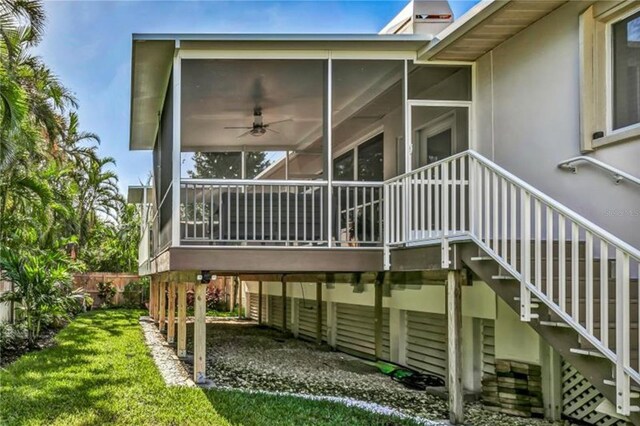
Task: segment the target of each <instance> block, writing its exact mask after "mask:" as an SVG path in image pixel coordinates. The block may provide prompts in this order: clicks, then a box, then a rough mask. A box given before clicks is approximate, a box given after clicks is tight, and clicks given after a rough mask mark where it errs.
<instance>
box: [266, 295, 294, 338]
mask: <svg viewBox="0 0 640 426" xmlns="http://www.w3.org/2000/svg"><path fill="white" fill-rule="evenodd" d="M269 325H270V326H272V327H274V328H277V329H280V330H281V329H282V296H269ZM287 330H291V298H290V297H287Z"/></svg>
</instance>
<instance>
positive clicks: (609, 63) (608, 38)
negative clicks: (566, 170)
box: [594, 6, 640, 142]
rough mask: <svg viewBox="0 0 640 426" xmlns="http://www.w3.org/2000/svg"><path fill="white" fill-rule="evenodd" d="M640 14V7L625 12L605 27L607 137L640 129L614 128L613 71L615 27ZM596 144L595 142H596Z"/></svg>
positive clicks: (634, 125)
mask: <svg viewBox="0 0 640 426" xmlns="http://www.w3.org/2000/svg"><path fill="white" fill-rule="evenodd" d="M638 12H640V6H638V7H635V8H633V9H630V10H628V11H625V12H624V13H620V14H619V15H614V16H615V18H613V19H611V20H609V21H607V22H606V23H605V27H604V37H605V42H604V50H605V127H606V129H605V130H606V131H605V136H614V135H618V134H621V133H627V132H629V131H632V130H634V129H639V128H640V122H638V123H634V124H630V125H628V126H625V127H621V128H619V129H614V128H613V102H614V100H613V95H614V93H613V78H614V70H613V61H614V58H613V26H614V25H615V24H617V23H618V22H620V21H623V20H625V19H627V18H628V17H630V16H631V15H634V14H636V13H638ZM594 142H595V141H594Z"/></svg>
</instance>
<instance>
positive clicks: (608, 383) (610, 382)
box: [602, 379, 640, 398]
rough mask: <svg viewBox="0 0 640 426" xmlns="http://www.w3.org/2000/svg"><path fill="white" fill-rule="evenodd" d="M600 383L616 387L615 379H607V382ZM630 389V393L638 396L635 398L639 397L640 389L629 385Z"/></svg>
mask: <svg viewBox="0 0 640 426" xmlns="http://www.w3.org/2000/svg"><path fill="white" fill-rule="evenodd" d="M602 382H603V383H604V384H605V385H607V386H613V387H615V386H616V381H615V379H607V380H603V381H602ZM630 389H631V391H633V392H635V393H636V394H637V395H638V396H637V397H636V398H638V397H640V387H638V386H633V385H631V386H630Z"/></svg>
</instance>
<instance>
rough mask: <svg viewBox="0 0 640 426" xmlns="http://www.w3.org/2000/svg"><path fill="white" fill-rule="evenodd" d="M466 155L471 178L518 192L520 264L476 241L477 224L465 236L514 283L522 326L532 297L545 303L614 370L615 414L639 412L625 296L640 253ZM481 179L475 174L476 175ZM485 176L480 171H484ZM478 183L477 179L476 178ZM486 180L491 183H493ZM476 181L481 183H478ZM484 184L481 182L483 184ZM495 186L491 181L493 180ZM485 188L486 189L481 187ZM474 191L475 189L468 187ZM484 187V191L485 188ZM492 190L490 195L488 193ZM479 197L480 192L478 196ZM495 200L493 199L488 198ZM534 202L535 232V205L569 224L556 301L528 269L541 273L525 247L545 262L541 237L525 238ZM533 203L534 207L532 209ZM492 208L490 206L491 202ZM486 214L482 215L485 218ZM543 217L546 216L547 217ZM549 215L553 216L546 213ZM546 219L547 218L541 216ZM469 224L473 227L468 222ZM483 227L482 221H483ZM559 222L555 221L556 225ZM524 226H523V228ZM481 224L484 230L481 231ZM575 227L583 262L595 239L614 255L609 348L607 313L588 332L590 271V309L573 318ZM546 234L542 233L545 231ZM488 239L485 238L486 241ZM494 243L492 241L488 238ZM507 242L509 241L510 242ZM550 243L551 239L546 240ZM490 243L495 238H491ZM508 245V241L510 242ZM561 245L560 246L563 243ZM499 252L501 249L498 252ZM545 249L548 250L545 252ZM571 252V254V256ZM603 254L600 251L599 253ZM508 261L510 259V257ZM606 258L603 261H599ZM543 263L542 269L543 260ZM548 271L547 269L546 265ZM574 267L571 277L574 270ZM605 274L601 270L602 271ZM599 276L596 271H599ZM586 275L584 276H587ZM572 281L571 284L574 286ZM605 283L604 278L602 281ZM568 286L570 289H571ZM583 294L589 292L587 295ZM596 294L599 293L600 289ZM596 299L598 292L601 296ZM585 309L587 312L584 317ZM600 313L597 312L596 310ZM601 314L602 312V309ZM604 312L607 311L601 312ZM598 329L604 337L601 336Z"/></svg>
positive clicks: (474, 155)
mask: <svg viewBox="0 0 640 426" xmlns="http://www.w3.org/2000/svg"><path fill="white" fill-rule="evenodd" d="M469 156H470V158H471V161H470V164H473V165H474V174H473V176H474V178H477V177H478V176H479V175H478V174H477V173H476V168H478V167H480V172H482V167H483V168H484V169H485V170H488V171H489V173H493V175H494V176H498V177H499V178H500V179H504V181H506V182H510V184H511V185H512V187H513V188H519V191H520V194H521V195H520V200H521V202H522V209H523V210H522V211H520V213H519V216H520V217H519V219H518V221H520V223H521V224H522V229H521V231H520V232H521V235H520V237H519V241H520V242H521V244H520V246H521V258H520V262H517V261H516V262H514V261H513V260H512V261H511V262H509V261H508V259H507V257H506V255H501V254H500V252H501V250H500V249H499V248H496V247H495V244H496V243H495V242H494V244H493V245H492V244H491V242H490V240H488V239H487V236H485V241H483V236H482V225H481V224H479V225H480V226H479V229H480V232H479V233H478V234H476V230H477V229H478V228H476V227H474V226H472V230H471V237H472V238H473V239H474V240H476V243H477V244H478V245H479V246H480V247H482V248H483V249H484V250H485V251H486V252H487V253H489V254H490V255H491V256H492V257H493V258H494V259H495V260H496V261H497V262H498V263H499V264H500V265H501V266H502V267H503V268H504V269H506V270H507V271H509V273H510V274H511V275H513V277H514V278H515V279H516V280H518V281H520V299H519V300H520V307H521V310H520V318H521V320H522V321H530V320H531V319H532V318H535V317H537V315H535V314H533V313H532V312H531V309H532V307H533V303H532V302H531V300H532V295H533V296H536V297H537V298H538V299H539V300H540V301H542V302H543V303H545V304H546V305H547V306H548V308H549V309H551V310H552V311H553V312H555V313H556V314H557V315H559V316H560V318H562V320H563V321H565V322H566V323H567V324H569V325H570V326H571V327H572V328H573V329H574V330H575V331H576V332H578V334H579V335H581V336H582V337H583V338H585V340H587V341H588V342H589V343H590V344H592V345H593V346H594V347H595V349H596V350H597V351H599V352H600V353H601V354H602V355H604V357H605V358H607V359H609V360H610V361H611V362H612V363H613V364H614V366H615V386H616V401H615V404H616V411H617V412H618V413H619V414H622V415H629V414H630V413H631V412H632V411H638V410H640V407H638V406H637V405H633V406H632V405H631V398H632V393H631V390H630V389H631V388H630V379H633V380H634V381H635V382H636V383H640V371H639V370H638V366H637V365H631V352H630V351H631V341H630V324H631V322H630V306H629V300H630V299H629V297H630V288H629V283H630V278H631V276H630V272H631V270H630V266H631V264H630V260H631V259H633V261H634V265H635V267H638V268H639V269H640V267H639V265H640V250H638V249H636V248H635V247H633V246H631V245H630V244H628V243H626V242H624V241H622V240H621V239H619V238H618V237H616V236H615V235H613V234H611V233H610V232H608V231H606V230H604V229H602V228H601V227H599V226H598V225H596V224H594V223H593V222H591V221H589V220H588V219H586V218H584V217H582V216H581V215H579V214H578V213H576V212H574V211H573V210H571V209H569V208H567V207H565V206H564V205H563V204H561V203H559V202H557V201H556V200H554V199H553V198H551V197H549V196H548V195H546V194H544V193H543V192H541V191H539V190H538V189H536V188H534V187H533V186H531V185H529V184H528V183H526V182H524V181H523V180H522V179H520V178H518V177H516V176H514V175H513V174H512V173H510V172H508V171H507V170H505V169H504V168H502V167H500V166H498V165H497V164H495V163H494V162H492V161H490V160H488V159H486V158H485V157H483V156H482V155H481V154H479V153H477V152H473V151H470V152H469ZM480 176H481V175H480ZM485 176H486V172H485ZM480 179H481V178H480ZM493 179H494V178H492V179H491V180H493ZM479 182H481V180H479ZM485 182H486V181H485ZM494 182H495V181H494ZM485 185H487V184H486V183H485ZM472 186H475V185H472ZM485 188H486V186H485ZM494 191H495V190H494ZM480 194H481V193H480ZM494 196H495V195H494ZM533 200H535V201H534V206H537V210H536V212H537V216H536V223H537V225H536V227H537V228H536V229H538V230H539V229H540V228H539V227H540V223H541V216H540V206H541V205H544V206H545V209H547V212H548V211H549V209H550V210H551V211H552V212H553V211H555V212H556V213H557V214H558V215H559V217H560V216H561V217H562V218H563V222H562V223H563V224H564V223H565V221H567V220H568V221H569V223H570V225H571V228H570V229H571V231H570V232H571V244H572V246H571V254H570V255H569V257H568V258H569V259H571V268H572V272H571V292H570V294H569V295H568V294H567V292H566V289H564V290H563V288H564V286H565V285H566V284H565V282H564V281H563V280H561V281H559V287H558V291H559V292H561V293H560V295H559V296H558V297H559V300H558V302H556V301H555V300H554V296H553V294H554V289H553V287H551V291H550V290H549V287H548V286H549V281H547V288H546V291H543V288H542V281H541V278H540V274H541V271H540V269H538V270H537V271H536V272H535V280H534V279H533V275H532V270H531V269H532V266H531V262H532V261H534V259H535V262H536V268H541V261H542V260H541V259H540V257H536V256H535V255H533V254H532V253H531V246H530V244H532V243H535V244H536V246H537V247H538V248H537V249H536V253H537V255H541V257H545V254H544V253H541V252H540V248H539V247H540V246H539V244H540V241H541V237H540V234H539V231H537V232H538V233H537V234H536V236H535V240H534V239H533V238H532V237H533V236H532V235H531V226H532V225H531V221H532V219H533V216H532V210H533V209H532V208H531V204H530V203H531V201H533ZM483 202H484V203H487V202H488V201H487V200H486V199H483V200H481V203H483ZM536 203H537V204H536ZM493 204H494V206H495V201H494V202H493ZM479 207H480V209H479V210H481V209H482V205H479ZM487 214H488V213H487ZM548 214H549V213H547V215H548ZM552 214H553V213H552ZM547 217H548V216H547ZM477 219H478V217H476V216H474V219H473V220H477ZM474 223H475V222H474ZM485 223H486V222H485ZM558 223H560V222H558ZM525 224H526V226H525ZM486 226H487V225H485V227H486ZM580 228H582V229H583V230H584V231H585V240H584V241H585V244H586V247H587V250H588V251H587V252H586V253H585V256H587V257H586V261H587V262H591V263H593V237H594V236H595V237H597V238H599V239H600V240H601V247H602V248H606V249H607V252H608V251H609V250H610V249H613V250H614V251H615V260H616V266H615V273H616V277H615V279H614V280H615V281H614V282H615V290H614V291H615V296H614V298H613V300H614V302H615V349H613V346H612V345H611V343H610V341H609V338H608V337H603V335H604V336H606V333H607V332H608V331H607V330H608V329H609V326H608V324H609V318H610V317H609V314H608V313H605V314H604V315H605V316H604V318H601V319H600V321H601V322H602V321H605V323H604V324H603V323H601V331H600V334H599V335H598V334H597V333H595V332H594V313H593V309H594V305H593V303H594V301H595V300H596V297H597V296H596V297H594V296H595V295H594V294H593V291H594V290H593V280H594V276H593V268H591V272H590V273H589V272H587V274H591V275H590V277H589V278H587V280H590V281H591V284H590V285H591V287H590V288H589V287H587V289H586V290H585V292H587V293H586V295H585V296H586V302H587V304H591V305H590V308H589V305H587V308H586V309H587V310H586V320H585V325H583V324H582V320H580V319H579V316H580V307H579V300H580V299H579V297H578V296H576V295H575V294H574V292H575V291H578V290H577V289H578V287H577V285H578V284H577V278H576V277H577V276H578V266H577V263H576V261H575V258H576V257H577V258H580V256H581V255H579V254H578V253H579V252H578V248H576V246H574V244H575V241H576V240H575V239H576V237H577V238H578V241H582V239H581V238H580ZM562 229H563V231H562V232H563V233H564V229H565V228H564V225H563V228H562ZM547 232H548V231H547ZM489 238H490V237H489ZM494 238H495V237H494ZM512 238H513V237H512ZM551 238H552V235H551ZM545 240H546V241H547V243H548V241H549V234H547V238H545ZM558 240H559V241H560V242H562V241H566V234H564V236H563V237H562V238H560V235H559V239H558ZM494 241H495V239H494ZM512 244H513V241H512ZM563 244H564V243H563ZM503 250H504V249H503ZM547 250H548V249H547ZM574 250H575V252H574ZM605 253H606V252H605ZM511 258H513V255H512V256H511ZM568 258H565V257H564V255H563V257H562V258H561V259H559V260H558V262H559V265H560V264H561V263H563V262H565V260H566V259H568ZM605 258H606V257H605ZM546 259H547V265H548V262H549V259H548V258H546ZM547 268H548V266H547ZM573 268H575V272H574V269H573ZM604 270H605V271H606V268H605V269H604ZM601 273H602V270H601ZM560 274H561V275H562V274H564V272H560ZM587 276H589V275H587ZM574 280H576V281H574ZM607 282H608V279H607ZM574 285H575V286H576V287H574ZM607 286H608V284H607V285H602V284H601V287H604V288H606V287H607ZM589 291H590V292H591V293H589ZM601 291H602V290H601ZM601 294H602V293H601ZM604 294H605V295H606V298H605V299H604V301H603V300H600V303H601V305H602V304H605V305H606V304H608V303H609V300H611V299H610V297H609V296H608V291H605V293H604ZM567 302H569V304H570V307H568V306H567ZM589 309H591V312H589ZM600 309H603V308H602V306H601V307H600ZM605 309H607V308H605ZM605 312H607V310H605ZM603 330H604V332H603Z"/></svg>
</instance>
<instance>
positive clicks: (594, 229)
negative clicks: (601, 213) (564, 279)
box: [466, 150, 640, 259]
mask: <svg viewBox="0 0 640 426" xmlns="http://www.w3.org/2000/svg"><path fill="white" fill-rule="evenodd" d="M466 152H467V153H468V155H469V156H470V157H473V158H475V159H476V160H478V161H480V162H481V163H483V164H484V165H485V166H486V167H489V168H491V169H493V170H494V171H495V172H497V173H499V174H501V175H502V177H504V178H505V179H507V180H508V181H510V182H511V183H513V184H515V185H517V186H520V187H521V188H522V189H524V190H526V191H527V192H529V193H530V194H531V195H533V196H535V197H536V198H538V199H539V200H540V201H543V202H544V203H546V204H549V205H550V206H551V207H552V208H553V209H554V210H556V211H557V212H559V213H562V214H563V215H564V216H566V217H567V218H570V219H572V220H574V221H575V222H577V223H578V225H580V226H582V227H583V228H588V229H589V231H590V232H591V233H592V234H594V235H597V236H598V237H599V238H601V239H603V240H605V241H607V242H608V243H610V244H611V245H615V246H618V247H619V248H620V249H621V250H624V251H626V252H627V253H628V254H629V255H630V256H633V257H635V258H636V259H640V250H639V249H637V248H635V247H633V246H632V245H630V244H629V243H627V242H625V241H623V240H621V239H620V238H618V237H616V236H615V235H613V234H612V233H610V232H609V231H607V230H605V229H602V228H601V227H600V226H598V225H596V224H595V223H593V222H591V221H590V220H589V219H587V218H585V217H584V216H581V215H580V214H578V213H576V212H575V211H573V210H571V209H570V208H568V207H566V206H565V205H564V204H562V203H560V202H558V201H556V200H555V199H553V198H551V197H550V196H548V195H547V194H545V193H544V192H542V191H540V190H538V189H537V188H535V187H533V186H531V185H530V184H528V183H527V182H525V181H523V180H522V179H520V178H519V177H517V176H515V175H514V174H513V173H511V172H509V171H508V170H506V169H504V168H502V167H501V166H499V165H498V164H496V163H494V162H493V161H491V160H489V159H488V158H486V157H484V156H483V155H482V154H480V153H478V152H476V151H473V150H467V151H466Z"/></svg>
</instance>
